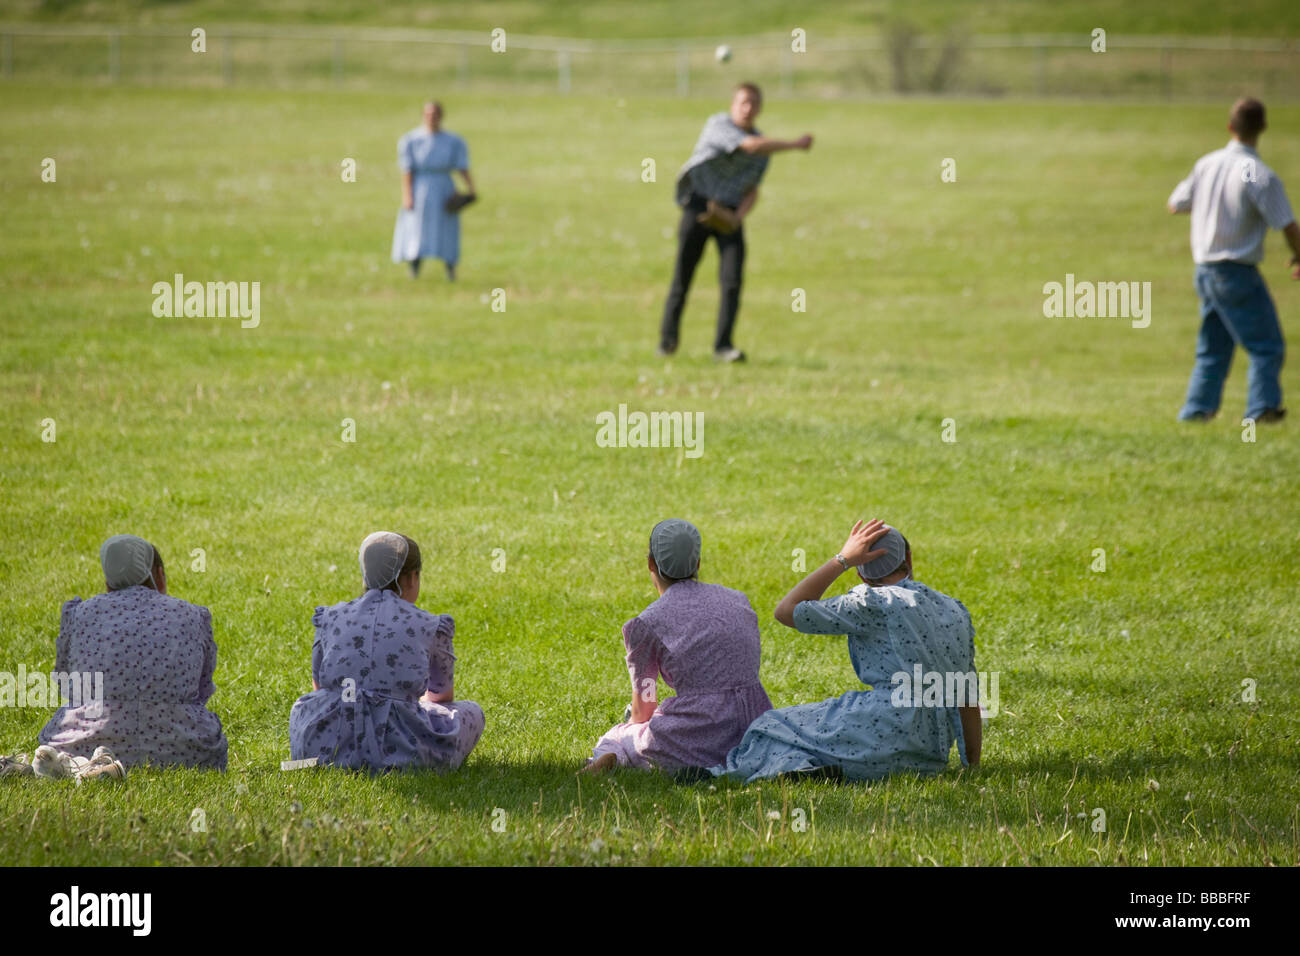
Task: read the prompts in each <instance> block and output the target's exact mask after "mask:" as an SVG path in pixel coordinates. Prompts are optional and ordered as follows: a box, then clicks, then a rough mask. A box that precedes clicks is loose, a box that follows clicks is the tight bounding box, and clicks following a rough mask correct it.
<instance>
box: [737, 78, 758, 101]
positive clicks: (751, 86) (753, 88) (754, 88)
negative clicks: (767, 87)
mask: <svg viewBox="0 0 1300 956" xmlns="http://www.w3.org/2000/svg"><path fill="white" fill-rule="evenodd" d="M741 90H744V91H745V92H746V93H749V94H751V95H752V96H753V97H754V99H756V100H761V99H762V98H763V91H762V90H760V89H759V88H758V84H757V83H751V82H750V81H749V80H746V81H745V82H743V83H737V84H736V89H735V92H736V93H739V92H740V91H741Z"/></svg>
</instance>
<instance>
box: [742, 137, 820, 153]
mask: <svg viewBox="0 0 1300 956" xmlns="http://www.w3.org/2000/svg"><path fill="white" fill-rule="evenodd" d="M812 141H813V138H812V137H811V136H809V135H807V134H804V135H803V136H800V137H799V138H798V139H773V138H772V137H770V136H746V137H745V138H744V139H742V140H741V141H740V146H739V148H740V149H742V150H744V151H745V152H746V153H751V154H753V155H756V156H771V155H772V154H773V153H780V152H783V151H785V150H787V149H812Z"/></svg>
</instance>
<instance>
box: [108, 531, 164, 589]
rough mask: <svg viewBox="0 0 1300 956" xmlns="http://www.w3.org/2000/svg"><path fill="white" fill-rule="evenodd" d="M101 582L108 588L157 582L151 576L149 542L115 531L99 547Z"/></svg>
mask: <svg viewBox="0 0 1300 956" xmlns="http://www.w3.org/2000/svg"><path fill="white" fill-rule="evenodd" d="M99 563H100V566H101V567H103V569H104V583H106V584H107V585H108V589H109V590H110V591H118V590H121V589H122V588H129V587H134V586H135V585H137V584H144V583H145V582H146V581H148V582H149V583H151V584H152V585H153V586H154V588H155V589H156V588H157V587H158V582H157V581H155V580H154V579H153V545H151V544H150V543H149V542H148V541H146V540H145V539H144V538H137V537H136V536H135V535H133V534H115V535H113V537H111V538H109V539H108V540H107V541H105V542H104V543H103V544H102V545H100V547H99Z"/></svg>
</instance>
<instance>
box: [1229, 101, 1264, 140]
mask: <svg viewBox="0 0 1300 956" xmlns="http://www.w3.org/2000/svg"><path fill="white" fill-rule="evenodd" d="M1267 127H1268V124H1267V123H1266V122H1264V104H1263V103H1261V102H1260V101H1259V100H1257V99H1254V98H1253V97H1249V96H1243V97H1242V98H1241V99H1239V100H1237V102H1235V103H1233V104H1232V110H1231V111H1230V112H1229V113H1228V128H1229V129H1231V130H1232V131H1233V132H1234V133H1236V134H1237V135H1238V136H1239V137H1240V138H1241V139H1254V138H1255V137H1257V136H1258V135H1259V134H1260V133H1262V132H1264V130H1265V129H1266V128H1267Z"/></svg>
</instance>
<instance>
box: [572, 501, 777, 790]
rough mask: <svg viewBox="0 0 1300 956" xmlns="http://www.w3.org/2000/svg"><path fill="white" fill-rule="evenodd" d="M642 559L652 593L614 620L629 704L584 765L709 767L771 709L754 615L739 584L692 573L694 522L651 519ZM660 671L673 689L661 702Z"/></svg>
mask: <svg viewBox="0 0 1300 956" xmlns="http://www.w3.org/2000/svg"><path fill="white" fill-rule="evenodd" d="M646 563H647V565H648V566H649V569H650V580H651V582H652V583H653V584H654V586H655V589H656V590H657V591H658V592H659V599H658V600H657V601H655V602H654V603H653V604H651V605H650V606H649V607H648V608H646V609H645V610H644V611H642V612H641V613H640V614H639V615H637V616H636V617H634V618H632V620H630V621H628V622H627V623H626V624H624V625H623V644H624V646H625V647H626V649H627V669H628V673H629V674H630V675H631V678H632V705H631V707H630V708H629V712H628V713H627V714H626V715H625V716H624V722H623V723H621V724H618V725H616V726H615V727H613V728H612V729H611V730H610V731H609V732H608V733H606V734H605V735H604V736H603V737H601V738H600V740H599V741H597V743H596V747H595V751H594V753H593V755H592V758H591V759H590V760H589V761H588V763H587V767H586V769H587V770H588V771H592V772H600V771H604V770H609V769H611V768H612V767H614V766H615V765H623V766H630V767H639V768H642V769H659V770H666V771H680V770H685V769H686V768H702V767H708V766H710V765H712V764H716V763H718V762H719V761H721V760H722V759H723V758H724V757H725V756H726V754H727V751H728V750H730V749H731V748H732V747H734V746H735V745H736V744H738V743H739V742H740V738H741V737H742V736H743V735H744V733H745V728H746V727H748V726H749V725H750V723H751V722H752V721H753V720H754V719H755V718H756V717H758V716H759V715H760V714H762V713H764V712H765V711H767V710H770V709H771V707H772V702H771V701H770V700H768V698H767V692H766V691H765V690H764V689H763V684H762V682H761V681H760V680H759V677H758V664H759V636H758V617H757V616H756V615H755V614H754V609H753V608H752V607H750V604H749V599H748V598H747V597H745V595H744V594H742V593H741V592H740V591H733V590H731V589H729V588H724V587H721V586H719V585H717V584H703V583H701V582H700V581H698V580H697V579H696V575H697V573H698V569H699V564H700V532H699V531H698V530H696V528H695V526H694V525H692V524H690V523H689V522H686V521H682V520H681V519H678V518H671V519H669V520H667V521H661V522H659V524H657V525H655V527H654V530H653V531H652V532H651V533H650V554H649V555H648V556H647V560H646ZM659 677H662V678H663V679H664V683H666V684H667V685H668V686H669V687H671V688H673V689H674V690H675V691H676V692H677V696H675V697H670V698H668V699H667V700H665V701H664V702H663V703H662V704H661V703H659V701H658V699H657V697H658V693H657V683H656V682H657V679H658V678H659Z"/></svg>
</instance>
